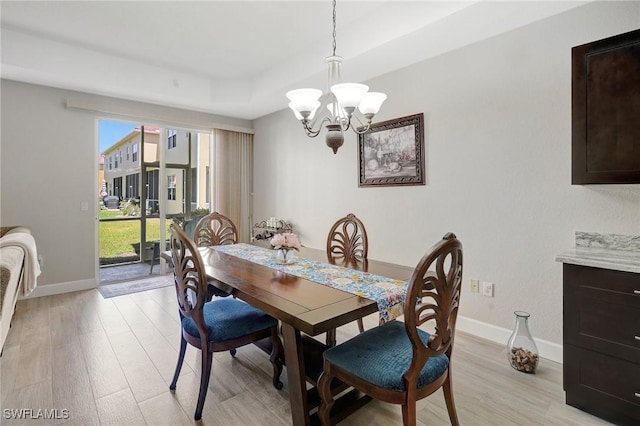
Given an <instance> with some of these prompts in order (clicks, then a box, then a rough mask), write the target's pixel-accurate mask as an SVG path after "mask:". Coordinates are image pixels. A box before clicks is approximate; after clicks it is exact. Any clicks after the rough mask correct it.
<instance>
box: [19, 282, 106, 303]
mask: <svg viewBox="0 0 640 426" xmlns="http://www.w3.org/2000/svg"><path fill="white" fill-rule="evenodd" d="M96 287H98V283H97V281H96V280H95V279H90V280H80V281H71V282H66V283H57V284H45V285H39V286H36V288H35V289H34V290H33V292H32V293H31V294H30V295H28V296H27V297H22V296H21V297H19V298H18V299H20V300H22V299H31V298H33V297H43V296H53V295H54V294H62V293H70V292H72V291H81V290H89V289H91V288H96Z"/></svg>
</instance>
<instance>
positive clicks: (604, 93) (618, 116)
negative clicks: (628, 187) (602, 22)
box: [571, 30, 640, 185]
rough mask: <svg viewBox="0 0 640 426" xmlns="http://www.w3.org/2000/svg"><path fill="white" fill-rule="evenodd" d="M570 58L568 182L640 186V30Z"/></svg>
mask: <svg viewBox="0 0 640 426" xmlns="http://www.w3.org/2000/svg"><path fill="white" fill-rule="evenodd" d="M571 55H572V149H571V151H572V152H571V162H572V164H571V183H572V184H574V185H581V184H602V183H640V30H635V31H631V32H628V33H624V34H620V35H617V36H614V37H610V38H606V39H603V40H598V41H594V42H592V43H587V44H583V45H581V46H576V47H574V48H573V49H572V50H571Z"/></svg>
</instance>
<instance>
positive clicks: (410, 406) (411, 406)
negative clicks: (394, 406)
mask: <svg viewBox="0 0 640 426" xmlns="http://www.w3.org/2000/svg"><path fill="white" fill-rule="evenodd" d="M402 424H403V425H404V426H416V401H415V400H413V401H407V402H406V403H404V404H402Z"/></svg>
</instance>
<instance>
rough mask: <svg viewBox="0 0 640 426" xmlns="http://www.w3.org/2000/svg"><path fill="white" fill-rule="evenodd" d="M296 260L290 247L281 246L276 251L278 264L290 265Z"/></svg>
mask: <svg viewBox="0 0 640 426" xmlns="http://www.w3.org/2000/svg"><path fill="white" fill-rule="evenodd" d="M295 260H296V255H295V253H294V252H293V250H291V249H285V248H281V249H278V251H277V253H276V263H279V264H280V265H291V264H292V263H293V262H295Z"/></svg>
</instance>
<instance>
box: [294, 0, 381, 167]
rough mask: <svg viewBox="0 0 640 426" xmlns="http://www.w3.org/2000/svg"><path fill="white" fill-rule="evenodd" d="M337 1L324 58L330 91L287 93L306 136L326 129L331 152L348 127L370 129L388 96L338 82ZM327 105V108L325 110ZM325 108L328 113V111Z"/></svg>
mask: <svg viewBox="0 0 640 426" xmlns="http://www.w3.org/2000/svg"><path fill="white" fill-rule="evenodd" d="M335 53H336V1H335V0H334V1H333V55H332V56H328V57H327V58H326V59H325V61H326V62H327V64H328V66H329V76H328V77H329V81H328V83H329V84H328V86H329V91H327V93H323V92H322V90H318V89H309V88H306V89H297V90H291V91H289V92H287V94H286V95H287V98H289V101H290V102H289V108H291V110H292V111H293V113H294V115H295V116H296V118H297V119H298V120H300V122H301V123H302V126H303V128H304V130H305V133H306V134H307V136H309V137H311V138H315V137H316V136H318V135H319V134H320V132H321V131H322V126H323V125H325V127H326V128H327V136H326V143H327V146H329V148H331V149H332V150H333V153H334V154H336V153H337V152H338V148H340V147H341V146H342V144H343V143H344V134H343V132H345V131H347V130H349V128H351V129H352V130H353V131H354V132H356V133H358V134H362V133H365V132H366V131H367V130H369V127H370V125H371V120H372V119H373V116H374V115H376V114H377V113H378V111H380V107H381V106H382V103H383V102H384V100H385V99H387V95H385V94H384V93H378V92H369V86H367V85H366V84H360V83H341V82H340V68H341V66H342V58H341V57H340V56H336V54H335ZM325 107H326V109H325ZM327 111H328V113H327Z"/></svg>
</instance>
